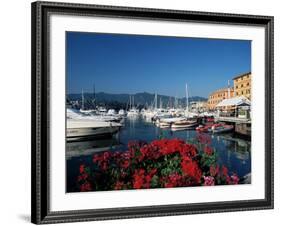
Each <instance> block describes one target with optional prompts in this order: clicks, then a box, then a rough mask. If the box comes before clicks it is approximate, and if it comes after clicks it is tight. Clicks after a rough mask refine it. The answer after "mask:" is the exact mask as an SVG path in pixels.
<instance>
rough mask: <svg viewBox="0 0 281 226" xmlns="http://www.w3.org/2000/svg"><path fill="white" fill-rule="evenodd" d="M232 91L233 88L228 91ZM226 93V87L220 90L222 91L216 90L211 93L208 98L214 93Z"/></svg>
mask: <svg viewBox="0 0 281 226" xmlns="http://www.w3.org/2000/svg"><path fill="white" fill-rule="evenodd" d="M233 90H234V89H233V87H230V91H233ZM227 91H228V87H226V88H222V89H217V90H215V91H213V92H211V93H210V94H209V96H210V95H213V94H214V93H219V92H227Z"/></svg>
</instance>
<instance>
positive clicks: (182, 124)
mask: <svg viewBox="0 0 281 226" xmlns="http://www.w3.org/2000/svg"><path fill="white" fill-rule="evenodd" d="M196 125H198V123H197V120H189V119H187V120H181V121H178V122H174V123H173V124H172V126H171V129H172V130H184V129H189V128H193V127H194V126H196Z"/></svg>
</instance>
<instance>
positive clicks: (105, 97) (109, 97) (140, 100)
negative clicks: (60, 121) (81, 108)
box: [67, 92, 207, 107]
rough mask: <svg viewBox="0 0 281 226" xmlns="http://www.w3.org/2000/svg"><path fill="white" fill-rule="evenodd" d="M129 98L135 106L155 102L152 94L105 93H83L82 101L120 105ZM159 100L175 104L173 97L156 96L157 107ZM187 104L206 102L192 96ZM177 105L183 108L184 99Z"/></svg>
mask: <svg viewBox="0 0 281 226" xmlns="http://www.w3.org/2000/svg"><path fill="white" fill-rule="evenodd" d="M130 96H131V102H132V101H133V100H132V99H134V105H135V106H141V105H142V106H145V105H146V106H149V105H152V104H154V100H155V94H152V93H147V92H143V93H136V94H134V95H130V94H110V93H105V92H99V93H96V94H93V93H84V100H85V102H89V101H91V102H92V101H93V100H94V99H95V100H96V103H103V104H107V103H112V102H118V103H120V104H129V101H130ZM67 98H68V100H69V101H81V99H82V94H81V93H75V94H68V95H67ZM160 100H161V102H162V106H163V107H164V106H173V105H174V103H175V97H172V96H166V95H157V102H158V106H159V105H160ZM188 100H189V102H191V101H207V98H204V97H200V96H192V97H189V98H188ZM177 102H178V105H181V106H185V103H186V98H185V97H183V98H177Z"/></svg>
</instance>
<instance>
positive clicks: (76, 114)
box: [66, 108, 122, 122]
mask: <svg viewBox="0 0 281 226" xmlns="http://www.w3.org/2000/svg"><path fill="white" fill-rule="evenodd" d="M66 114H67V119H76V120H93V121H102V122H120V121H121V119H122V118H121V117H119V116H118V115H100V114H90V115H89V114H84V113H81V112H80V111H78V110H75V109H70V108H67V111H66Z"/></svg>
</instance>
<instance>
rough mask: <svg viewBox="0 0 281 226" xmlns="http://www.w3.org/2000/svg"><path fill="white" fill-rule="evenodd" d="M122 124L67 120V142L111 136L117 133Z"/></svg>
mask: <svg viewBox="0 0 281 226" xmlns="http://www.w3.org/2000/svg"><path fill="white" fill-rule="evenodd" d="M121 127H122V124H120V123H116V122H103V121H93V120H73V119H68V120H67V129H66V137H67V140H80V139H87V138H89V137H101V136H110V135H113V134H115V133H117V132H118V131H119V130H120V128H121Z"/></svg>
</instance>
